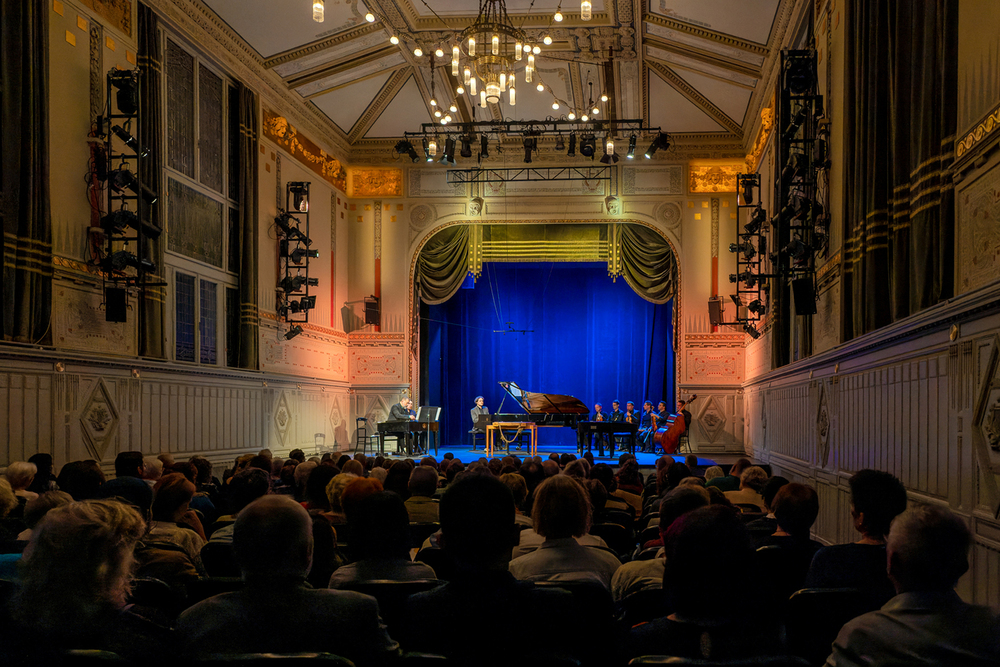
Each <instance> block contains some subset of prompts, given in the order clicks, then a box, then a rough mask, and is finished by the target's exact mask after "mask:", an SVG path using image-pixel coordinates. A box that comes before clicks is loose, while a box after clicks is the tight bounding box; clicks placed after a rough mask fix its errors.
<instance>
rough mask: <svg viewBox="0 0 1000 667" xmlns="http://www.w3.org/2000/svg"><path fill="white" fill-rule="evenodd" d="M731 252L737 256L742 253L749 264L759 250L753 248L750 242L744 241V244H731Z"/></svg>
mask: <svg viewBox="0 0 1000 667" xmlns="http://www.w3.org/2000/svg"><path fill="white" fill-rule="evenodd" d="M729 252H731V253H733V254H736V253H742V254H743V256H744V257H746V259H747V261H748V262H749V261H750V260H751V259H753V256H754V255H756V254H757V249H756V248H754V247H753V244H752V243H750V242H748V241H743V242H742V243H730V244H729Z"/></svg>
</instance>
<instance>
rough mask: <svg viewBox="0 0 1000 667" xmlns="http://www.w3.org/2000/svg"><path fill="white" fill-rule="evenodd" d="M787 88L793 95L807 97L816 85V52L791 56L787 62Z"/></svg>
mask: <svg viewBox="0 0 1000 667" xmlns="http://www.w3.org/2000/svg"><path fill="white" fill-rule="evenodd" d="M784 75H785V88H786V89H787V90H788V91H789V92H791V93H792V94H793V95H805V94H806V93H808V92H809V91H810V90H812V88H813V86H814V85H815V83H816V58H815V52H813V51H806V52H804V54H803V55H790V56H789V57H788V60H786V61H785V72H784Z"/></svg>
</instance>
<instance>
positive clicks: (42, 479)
mask: <svg viewBox="0 0 1000 667" xmlns="http://www.w3.org/2000/svg"><path fill="white" fill-rule="evenodd" d="M28 463H34V464H35V468H37V470H38V471H37V472H36V473H35V478H34V479H33V480H31V484H30V485H28V491H33V492H35V493H39V494H41V493H45V492H46V491H55V490H57V489H58V488H59V485H58V484H56V476H55V473H53V471H52V470H53V468H54V465H53V463H52V455H51V454H45V453H39V454H32V455H31V456H29V457H28Z"/></svg>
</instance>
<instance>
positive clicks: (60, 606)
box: [0, 500, 170, 665]
mask: <svg viewBox="0 0 1000 667" xmlns="http://www.w3.org/2000/svg"><path fill="white" fill-rule="evenodd" d="M145 530H146V523H145V521H143V519H142V516H140V514H139V512H138V511H136V510H135V509H134V508H132V507H130V506H128V505H126V504H123V503H120V502H118V501H115V500H86V501H83V502H71V503H68V504H66V505H63V506H61V507H57V508H55V509H53V510H51V511H50V512H49V513H48V514H47V515H46V516H45V518H44V519H42V521H40V522H39V523H38V525H37V526H36V527H35V530H34V532H33V534H32V537H31V542H30V543H29V544H28V547H27V548H26V549H25V552H24V557H23V559H22V561H21V565H20V574H21V580H20V585H19V587H18V589H17V592H16V594H15V597H14V599H13V600H12V603H11V605H10V608H9V612H10V617H11V618H8V619H5V621H4V622H3V623H0V662H4V663H7V661H8V660H10V661H14V660H17V662H18V663H22V662H24V660H25V658H26V657H27V656H33V658H34V659H35V660H36V661H37V663H36V664H40V665H41V664H47V662H48V659H47V658H46V657H45V655H46V654H56V653H59V652H61V651H64V650H67V649H78V648H84V649H102V650H106V651H113V652H115V653H117V654H119V655H120V656H122V657H124V658H126V659H130V660H137V661H141V662H144V663H145V662H155V663H165V662H166V658H167V656H168V651H169V648H170V643H169V641H168V638H169V635H168V631H167V630H166V629H164V628H161V627H159V626H157V625H155V624H153V623H151V622H149V621H148V620H146V619H143V618H142V617H140V616H138V615H136V614H135V613H133V612H132V611H131V610H130V608H129V607H128V606H127V598H128V594H129V589H130V583H131V571H132V563H133V560H132V553H133V549H134V548H135V545H136V543H137V542H138V540H139V539H140V538H141V537H142V535H143V533H144V532H145ZM50 657H52V659H53V660H54V661H55V664H59V661H58V659H55V658H54V657H53V656H51V655H50ZM7 664H12V663H7Z"/></svg>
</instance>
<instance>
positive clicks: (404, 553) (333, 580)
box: [329, 466, 437, 588]
mask: <svg viewBox="0 0 1000 667" xmlns="http://www.w3.org/2000/svg"><path fill="white" fill-rule="evenodd" d="M420 468H424V469H425V470H432V469H431V468H428V467H426V466H420V467H418V468H417V470H419V469H420ZM432 472H433V470H432ZM362 483H377V482H374V480H361V479H359V480H355V481H354V482H352V483H351V484H349V485H348V487H347V490H345V492H344V496H345V498H346V497H347V496H348V494H349V493H350V492H351V490H352V488H353V487H355V485H358V484H362ZM347 516H348V521H349V523H350V526H351V555H352V557H353V559H354V562H353V563H351V564H350V565H343V566H341V567H339V568H337V570H336V571H335V572H334V573H333V576H332V577H330V585H329V587H330V588H345V587H349V585H350V584H352V583H356V582H362V581H374V580H388V581H411V580H415V579H436V578H437V577H436V575H435V574H434V570H433V569H431V568H430V567H429V566H427V565H424V564H423V563H414V562H412V561H411V560H410V526H409V516H408V515H407V512H406V507H404V506H403V501H402V500H400V498H399V496H397V495H396V494H395V493H393V492H392V491H376V492H375V493H372V494H370V495H367V496H365V497H364V498H363V499H361V500H360V501H359V502H358V503H357V504H356V505H353V506H351V507H350V511H349V512H348V515H347Z"/></svg>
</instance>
